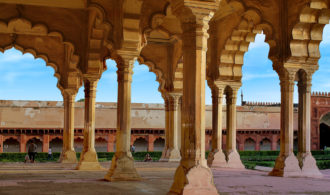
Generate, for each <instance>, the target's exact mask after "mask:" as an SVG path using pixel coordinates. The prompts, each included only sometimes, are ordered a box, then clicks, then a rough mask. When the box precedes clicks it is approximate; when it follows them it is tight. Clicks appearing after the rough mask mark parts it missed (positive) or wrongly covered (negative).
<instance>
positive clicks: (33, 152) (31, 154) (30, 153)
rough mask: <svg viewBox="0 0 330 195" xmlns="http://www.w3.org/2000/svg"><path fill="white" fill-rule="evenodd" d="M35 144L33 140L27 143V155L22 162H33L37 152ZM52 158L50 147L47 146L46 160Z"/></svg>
mask: <svg viewBox="0 0 330 195" xmlns="http://www.w3.org/2000/svg"><path fill="white" fill-rule="evenodd" d="M37 148H38V146H37V144H36V143H35V141H32V142H31V143H30V144H29V147H28V153H27V155H26V156H25V160H24V162H25V163H27V162H30V163H34V161H35V157H36V154H37ZM50 159H52V160H53V154H52V148H51V147H49V149H48V157H47V160H50Z"/></svg>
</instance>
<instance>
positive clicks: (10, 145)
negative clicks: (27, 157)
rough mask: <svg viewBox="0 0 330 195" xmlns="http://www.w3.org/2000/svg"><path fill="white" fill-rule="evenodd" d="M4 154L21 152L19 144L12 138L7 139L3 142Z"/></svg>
mask: <svg viewBox="0 0 330 195" xmlns="http://www.w3.org/2000/svg"><path fill="white" fill-rule="evenodd" d="M3 152H19V142H18V141H17V140H16V139H14V138H12V137H11V138H9V139H6V141H4V142H3Z"/></svg>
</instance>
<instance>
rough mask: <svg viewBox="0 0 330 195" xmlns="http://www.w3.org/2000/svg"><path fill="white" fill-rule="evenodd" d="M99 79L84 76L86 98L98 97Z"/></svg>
mask: <svg viewBox="0 0 330 195" xmlns="http://www.w3.org/2000/svg"><path fill="white" fill-rule="evenodd" d="M97 82H98V79H95V78H84V86H85V89H84V91H85V99H88V98H94V99H95V98H96V87H97Z"/></svg>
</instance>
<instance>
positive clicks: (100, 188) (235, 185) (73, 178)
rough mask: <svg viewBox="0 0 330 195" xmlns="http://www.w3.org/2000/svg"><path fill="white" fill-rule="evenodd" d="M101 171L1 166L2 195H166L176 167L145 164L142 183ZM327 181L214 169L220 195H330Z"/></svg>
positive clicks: (328, 176)
mask: <svg viewBox="0 0 330 195" xmlns="http://www.w3.org/2000/svg"><path fill="white" fill-rule="evenodd" d="M102 165H103V166H104V167H106V169H104V170H101V171H76V170H74V165H62V164H59V163H35V164H24V163H1V164H0V194H1V195H6V194H24V195H30V194H31V195H32V194H33V195H37V194H119V195H120V194H123V195H124V194H132V195H133V194H134V195H136V194H157V195H161V194H166V192H167V191H168V189H169V188H170V186H171V183H172V178H173V175H174V171H175V168H176V167H177V165H178V164H177V163H161V162H152V163H143V162H137V163H136V167H137V170H138V172H139V174H140V175H141V176H142V178H143V180H142V181H139V182H106V181H104V180H103V177H104V175H105V174H106V171H107V169H108V167H109V165H110V162H107V163H102ZM322 173H323V174H324V178H322V179H311V178H279V177H269V176H267V172H266V171H252V170H246V171H237V170H226V169H216V170H215V169H214V170H213V174H214V182H215V184H216V187H217V188H218V190H219V192H220V194H324V195H326V194H330V170H325V171H322Z"/></svg>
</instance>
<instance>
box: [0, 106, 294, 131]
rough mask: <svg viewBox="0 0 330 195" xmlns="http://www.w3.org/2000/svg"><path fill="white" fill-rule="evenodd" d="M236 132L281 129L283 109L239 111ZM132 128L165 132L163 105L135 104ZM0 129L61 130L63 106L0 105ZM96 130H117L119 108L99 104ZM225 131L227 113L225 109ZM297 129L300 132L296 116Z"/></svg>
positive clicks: (78, 122)
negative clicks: (117, 109)
mask: <svg viewBox="0 0 330 195" xmlns="http://www.w3.org/2000/svg"><path fill="white" fill-rule="evenodd" d="M83 106H84V104H83V103H76V111H75V112H76V115H75V127H76V128H83V126H84V124H83V119H84V108H83ZM237 111H238V112H237V129H244V130H249V129H251V130H256V129H266V130H267V129H269V130H275V129H277V130H278V129H279V128H280V108H279V107H261V106H243V107H241V106H239V107H237ZM211 112H212V111H211V106H206V129H211V128H212V118H211V116H212V113H211ZM131 116H132V128H147V129H150V128H157V129H164V128H165V124H164V121H165V113H164V106H163V105H162V104H132V112H131ZM0 127H11V128H17V127H20V128H62V127H63V103H62V102H54V101H47V102H46V101H4V100H2V101H0ZM96 128H116V104H115V103H97V104H96ZM223 128H226V109H225V107H224V108H223ZM294 128H295V129H297V114H295V124H294Z"/></svg>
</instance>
